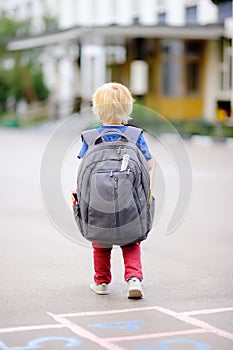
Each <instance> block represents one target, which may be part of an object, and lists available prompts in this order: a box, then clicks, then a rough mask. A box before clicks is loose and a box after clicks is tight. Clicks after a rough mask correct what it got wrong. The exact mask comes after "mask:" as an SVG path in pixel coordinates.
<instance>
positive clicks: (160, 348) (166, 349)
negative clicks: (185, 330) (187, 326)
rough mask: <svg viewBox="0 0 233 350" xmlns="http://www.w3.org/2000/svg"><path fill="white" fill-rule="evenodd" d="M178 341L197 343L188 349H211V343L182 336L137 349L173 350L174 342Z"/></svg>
mask: <svg viewBox="0 0 233 350" xmlns="http://www.w3.org/2000/svg"><path fill="white" fill-rule="evenodd" d="M177 343H183V344H190V345H195V348H194V347H189V348H187V350H188V349H190V350H191V349H192V350H209V349H210V345H208V344H206V343H201V342H199V341H196V340H188V339H181V338H177V339H166V340H162V341H160V342H159V343H158V345H157V346H156V347H155V348H152V347H148V346H139V347H137V350H173V349H174V348H172V346H170V345H172V344H177Z"/></svg>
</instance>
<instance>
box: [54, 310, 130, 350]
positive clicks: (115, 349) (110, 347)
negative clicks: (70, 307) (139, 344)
mask: <svg viewBox="0 0 233 350" xmlns="http://www.w3.org/2000/svg"><path fill="white" fill-rule="evenodd" d="M47 314H48V315H49V316H51V317H52V318H53V319H54V320H55V321H56V322H58V323H60V324H61V325H62V326H63V327H67V328H68V329H69V330H70V331H71V332H73V333H74V334H76V335H78V336H80V337H81V338H85V339H87V340H89V341H91V342H93V343H96V344H98V345H99V346H102V347H103V348H104V349H107V350H126V349H125V348H122V347H120V346H118V345H116V344H113V343H111V342H109V341H108V340H106V339H104V338H99V337H98V336H96V335H95V334H93V333H91V332H89V331H87V330H86V329H85V328H82V327H80V326H78V325H77V324H75V323H73V322H71V321H69V320H67V319H66V318H63V317H61V316H58V315H54V314H52V313H50V312H48V313H47Z"/></svg>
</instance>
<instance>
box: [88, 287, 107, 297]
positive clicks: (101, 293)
mask: <svg viewBox="0 0 233 350" xmlns="http://www.w3.org/2000/svg"><path fill="white" fill-rule="evenodd" d="M90 289H91V290H92V291H93V292H94V293H95V294H98V295H107V294H108V293H109V292H108V291H97V290H95V289H94V288H92V287H90Z"/></svg>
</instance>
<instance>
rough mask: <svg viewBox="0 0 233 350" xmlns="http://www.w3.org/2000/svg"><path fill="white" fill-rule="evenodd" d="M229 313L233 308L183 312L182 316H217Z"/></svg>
mask: <svg viewBox="0 0 233 350" xmlns="http://www.w3.org/2000/svg"><path fill="white" fill-rule="evenodd" d="M227 311H233V307H223V308H219V309H204V310H194V311H186V312H181V313H180V314H181V315H186V316H195V315H208V314H216V313H219V312H227Z"/></svg>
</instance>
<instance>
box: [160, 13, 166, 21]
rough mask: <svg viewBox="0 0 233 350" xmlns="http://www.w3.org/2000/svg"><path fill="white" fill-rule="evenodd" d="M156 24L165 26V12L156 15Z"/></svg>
mask: <svg viewBox="0 0 233 350" xmlns="http://www.w3.org/2000/svg"><path fill="white" fill-rule="evenodd" d="M158 23H159V24H166V13H165V12H161V13H159V15H158Z"/></svg>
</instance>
